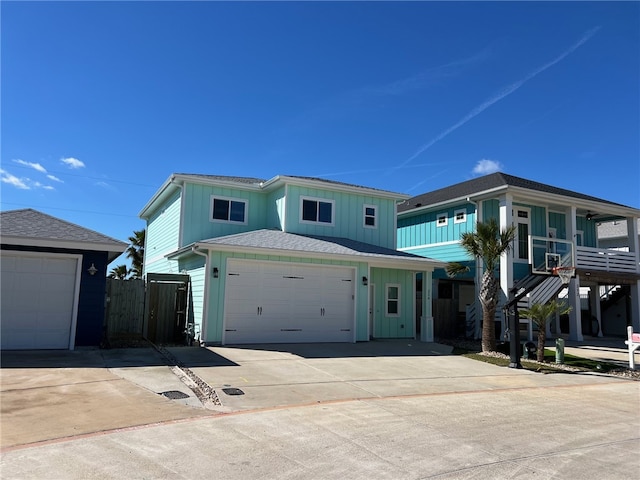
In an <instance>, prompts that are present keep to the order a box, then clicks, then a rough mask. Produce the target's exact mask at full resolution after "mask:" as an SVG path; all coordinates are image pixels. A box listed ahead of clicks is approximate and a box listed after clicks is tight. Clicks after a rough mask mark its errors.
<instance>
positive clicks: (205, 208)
mask: <svg viewBox="0 0 640 480" xmlns="http://www.w3.org/2000/svg"><path fill="white" fill-rule="evenodd" d="M183 190H184V193H183V195H184V202H183V203H184V214H183V219H182V223H183V227H182V245H181V246H185V245H189V244H191V243H193V242H197V241H200V240H203V239H207V238H215V237H222V236H225V235H233V234H236V233H243V232H248V231H252V230H259V229H261V228H266V227H267V207H266V195H265V194H264V193H263V192H258V191H250V190H241V189H234V188H222V187H218V186H211V185H200V184H186V185H185V186H184V187H183ZM212 196H219V197H225V198H237V199H238V200H244V201H246V202H248V208H247V217H246V224H240V223H232V222H214V221H212V212H211V198H212Z"/></svg>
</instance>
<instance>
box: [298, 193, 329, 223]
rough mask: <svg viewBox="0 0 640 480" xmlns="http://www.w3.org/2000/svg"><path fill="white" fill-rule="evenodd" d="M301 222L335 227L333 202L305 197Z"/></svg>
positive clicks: (301, 210) (301, 211)
mask: <svg viewBox="0 0 640 480" xmlns="http://www.w3.org/2000/svg"><path fill="white" fill-rule="evenodd" d="M300 220H301V221H302V222H305V223H324V224H327V225H333V200H326V199H319V198H304V197H303V198H302V205H301V209H300Z"/></svg>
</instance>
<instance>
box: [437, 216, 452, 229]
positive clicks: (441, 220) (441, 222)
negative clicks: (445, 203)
mask: <svg viewBox="0 0 640 480" xmlns="http://www.w3.org/2000/svg"><path fill="white" fill-rule="evenodd" d="M448 223H449V217H448V216H447V214H446V213H439V214H438V216H437V217H436V225H438V226H439V227H446V226H447V224H448Z"/></svg>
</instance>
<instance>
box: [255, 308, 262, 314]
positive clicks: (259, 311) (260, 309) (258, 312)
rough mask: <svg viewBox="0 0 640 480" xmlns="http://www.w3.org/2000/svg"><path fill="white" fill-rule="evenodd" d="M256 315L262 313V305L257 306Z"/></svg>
mask: <svg viewBox="0 0 640 480" xmlns="http://www.w3.org/2000/svg"><path fill="white" fill-rule="evenodd" d="M256 313H257V314H258V315H262V307H258V311H257V312H256Z"/></svg>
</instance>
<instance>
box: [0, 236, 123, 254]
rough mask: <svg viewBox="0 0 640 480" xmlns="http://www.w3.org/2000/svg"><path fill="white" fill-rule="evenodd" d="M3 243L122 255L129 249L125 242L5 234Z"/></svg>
mask: <svg viewBox="0 0 640 480" xmlns="http://www.w3.org/2000/svg"><path fill="white" fill-rule="evenodd" d="M2 243H3V244H4V245H16V246H24V247H43V248H64V249H68V250H92V251H96V252H110V253H111V252H112V253H117V254H118V255H120V254H121V253H122V252H124V251H125V250H126V249H127V245H126V244H125V243H124V242H123V243H122V244H119V243H97V242H95V243H94V242H79V241H74V240H56V239H46V238H45V239H42V238H26V237H12V236H7V235H3V236H2Z"/></svg>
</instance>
